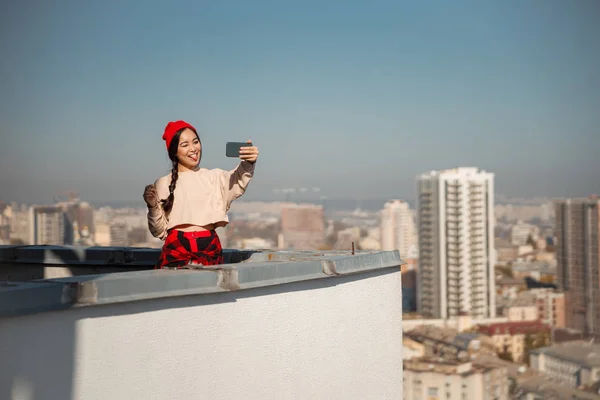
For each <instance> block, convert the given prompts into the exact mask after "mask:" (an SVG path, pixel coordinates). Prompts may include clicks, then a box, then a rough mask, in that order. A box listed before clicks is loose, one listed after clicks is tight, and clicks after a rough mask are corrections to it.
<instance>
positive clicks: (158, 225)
mask: <svg viewBox="0 0 600 400" xmlns="http://www.w3.org/2000/svg"><path fill="white" fill-rule="evenodd" d="M147 217H148V228H149V229H150V233H151V234H152V236H154V237H155V238H158V239H160V240H165V238H166V237H167V224H168V222H167V217H166V216H165V212H164V210H163V208H162V207H161V205H160V204H157V205H156V206H154V207H152V208H148V215H147Z"/></svg>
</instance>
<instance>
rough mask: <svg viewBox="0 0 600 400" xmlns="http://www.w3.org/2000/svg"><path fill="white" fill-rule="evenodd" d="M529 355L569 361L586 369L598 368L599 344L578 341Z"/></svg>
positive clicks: (599, 358)
mask: <svg viewBox="0 0 600 400" xmlns="http://www.w3.org/2000/svg"><path fill="white" fill-rule="evenodd" d="M531 353H533V354H544V355H547V356H550V357H553V358H558V359H561V360H565V361H571V362H573V363H575V364H579V365H582V366H584V367H587V368H600V344H595V343H590V342H586V341H579V340H578V341H573V342H564V343H560V344H555V345H552V346H548V347H542V348H539V349H535V350H532V351H531Z"/></svg>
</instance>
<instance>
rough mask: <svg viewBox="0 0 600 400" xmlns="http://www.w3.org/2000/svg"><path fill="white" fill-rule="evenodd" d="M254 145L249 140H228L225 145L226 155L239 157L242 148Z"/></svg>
mask: <svg viewBox="0 0 600 400" xmlns="http://www.w3.org/2000/svg"><path fill="white" fill-rule="evenodd" d="M249 146H252V143H247V142H227V144H226V145H225V155H226V156H227V157H239V156H240V148H242V147H249Z"/></svg>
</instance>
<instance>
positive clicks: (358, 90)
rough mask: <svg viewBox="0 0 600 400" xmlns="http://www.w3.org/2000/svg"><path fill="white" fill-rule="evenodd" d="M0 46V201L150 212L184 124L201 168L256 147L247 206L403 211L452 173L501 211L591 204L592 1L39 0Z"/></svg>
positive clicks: (598, 181) (599, 125) (5, 20)
mask: <svg viewBox="0 0 600 400" xmlns="http://www.w3.org/2000/svg"><path fill="white" fill-rule="evenodd" d="M121 3H122V4H121ZM0 30H1V33H2V34H1V35H0V51H1V54H2V55H3V57H2V61H0V88H1V90H0V121H1V122H2V124H1V125H0V132H1V135H2V136H1V138H2V144H1V146H0V170H1V171H2V175H1V176H0V185H1V187H2V188H3V189H2V190H1V191H0V201H2V200H3V201H10V200H16V201H35V202H38V201H50V200H51V198H52V196H54V195H56V194H58V193H60V192H61V191H63V190H66V189H71V188H72V189H77V190H79V191H80V193H81V195H82V197H84V198H85V199H89V200H93V201H102V200H110V201H113V200H114V201H128V200H138V199H139V200H140V201H141V194H142V191H143V188H144V186H145V185H146V184H147V183H151V182H153V181H154V180H155V179H156V178H157V177H159V176H161V175H164V174H166V173H167V172H168V170H169V162H168V159H167V155H166V151H165V148H164V142H163V141H162V140H161V138H160V136H161V134H162V130H163V129H164V126H165V124H166V123H167V122H168V121H170V120H175V119H185V120H187V121H189V122H191V123H192V124H194V125H196V126H197V128H198V129H199V131H200V133H201V137H202V142H203V146H204V156H203V166H205V167H209V168H211V167H219V168H233V167H234V166H235V164H236V161H235V160H232V159H227V158H225V142H227V141H237V140H246V139H248V138H251V139H252V140H253V141H254V142H255V143H256V145H257V146H259V148H260V151H261V155H260V160H259V164H258V166H257V171H256V176H255V179H254V181H253V183H252V186H251V188H250V189H249V191H248V192H247V194H246V199H248V200H250V199H263V198H271V197H272V193H273V192H272V191H273V189H274V188H289V187H297V188H300V187H312V186H319V187H321V188H322V191H323V194H325V195H327V196H328V197H330V198H334V197H361V198H374V197H375V198H412V197H413V196H414V188H415V177H416V175H417V174H419V173H422V172H425V171H429V170H432V169H442V168H451V167H455V166H476V167H480V168H484V169H486V170H489V171H491V172H494V173H495V174H496V188H497V193H499V194H500V193H501V194H504V195H508V196H519V197H527V196H582V195H587V194H590V193H596V192H600V178H599V174H598V171H599V170H600V162H599V161H598V160H599V157H598V154H599V152H600V72H599V71H600V41H599V40H598V38H599V37H600V3H599V2H597V1H594V0H589V1H583V0H577V1H559V0H528V1H516V0H509V1H496V2H481V1H474V0H473V1H457V2H448V1H441V0H440V1H433V0H432V1H427V2H416V1H415V2H401V1H361V2H359V1H344V2H336V3H334V2H329V3H328V4H323V2H318V1H298V2H292V1H261V0H258V1H252V2H250V1H222V2H212V1H211V2H209V1H163V2H158V1H137V0H136V1H133V0H131V1H123V2H121V1H114V0H113V1H105V2H99V1H76V0H68V1H67V0H64V1H60V2H48V1H41V0H38V1H33V0H30V1H21V2H16V1H13V2H12V4H9V2H2V5H0Z"/></svg>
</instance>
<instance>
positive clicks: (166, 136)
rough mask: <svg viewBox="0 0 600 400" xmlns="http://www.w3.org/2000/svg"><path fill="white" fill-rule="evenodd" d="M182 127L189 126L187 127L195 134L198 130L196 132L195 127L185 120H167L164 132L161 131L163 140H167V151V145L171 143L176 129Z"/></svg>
mask: <svg viewBox="0 0 600 400" xmlns="http://www.w3.org/2000/svg"><path fill="white" fill-rule="evenodd" d="M183 128H189V129H191V130H193V131H194V132H195V133H196V134H197V133H198V132H196V128H194V127H193V126H192V125H190V124H188V123H187V122H185V121H182V120H179V121H171V122H169V123H168V124H167V126H166V127H165V133H163V135H162V138H163V140H164V141H166V142H167V151H169V146H170V145H171V141H172V140H173V136H175V134H176V133H177V131H179V130H180V129H183Z"/></svg>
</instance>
